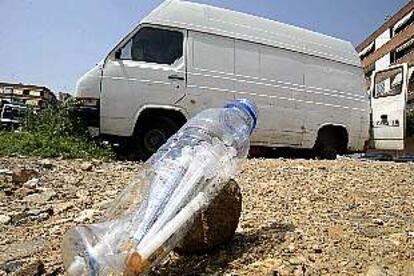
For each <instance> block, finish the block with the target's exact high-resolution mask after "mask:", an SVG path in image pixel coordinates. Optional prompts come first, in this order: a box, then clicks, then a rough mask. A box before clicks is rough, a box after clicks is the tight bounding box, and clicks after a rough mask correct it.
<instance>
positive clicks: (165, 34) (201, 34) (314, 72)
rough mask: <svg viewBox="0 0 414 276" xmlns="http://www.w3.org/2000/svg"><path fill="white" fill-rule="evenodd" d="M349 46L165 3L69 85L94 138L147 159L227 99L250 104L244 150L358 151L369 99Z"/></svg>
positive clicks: (235, 15)
mask: <svg viewBox="0 0 414 276" xmlns="http://www.w3.org/2000/svg"><path fill="white" fill-rule="evenodd" d="M363 76H364V74H363V70H362V68H361V62H360V59H359V56H358V54H357V53H356V51H355V50H354V47H353V46H352V45H351V43H349V42H346V41H342V40H340V39H336V38H332V37H329V36H326V35H322V34H318V33H315V32H311V31H307V30H304V29H301V28H297V27H293V26H289V25H286V24H282V23H278V22H275V21H271V20H267V19H263V18H259V17H255V16H251V15H247V14H243V13H239V12H234V11H229V10H225V9H221V8H216V7H211V6H207V5H202V4H196V3H191V2H187V1H179V0H171V1H165V2H164V3H162V4H161V5H160V6H159V7H158V8H156V9H155V10H154V11H152V12H151V13H150V14H149V15H148V16H147V17H145V18H144V19H143V20H142V21H141V23H139V25H138V26H137V27H136V28H135V29H134V30H132V31H131V32H130V33H129V34H128V35H127V36H126V37H125V38H124V39H122V40H121V41H120V42H119V43H118V44H117V45H116V46H115V47H114V49H113V50H112V51H111V52H110V53H109V54H108V56H107V57H106V58H105V59H104V60H103V62H101V63H100V64H99V65H97V66H96V67H95V68H93V69H92V70H91V71H89V72H88V73H87V74H85V75H84V76H83V77H82V78H81V79H80V80H79V81H78V83H77V91H76V97H77V98H78V99H79V100H80V102H81V103H82V105H83V106H82V109H83V111H84V112H85V113H86V114H87V116H86V117H88V118H89V119H90V121H91V122H92V123H91V126H92V127H96V130H99V133H100V134H101V135H107V136H111V137H129V138H131V140H133V141H134V143H132V144H134V145H136V146H137V148H138V149H140V150H141V152H143V153H144V155H146V156H148V155H150V154H151V153H153V152H155V151H156V150H157V148H158V147H159V146H160V145H161V144H162V143H164V142H165V141H166V139H167V138H168V137H169V136H170V135H172V134H173V133H174V132H175V131H176V130H177V129H178V128H179V127H180V126H181V125H183V124H184V123H185V122H186V121H187V120H188V119H189V118H191V116H193V115H195V114H196V113H197V112H199V111H201V110H203V109H206V108H210V107H218V106H223V105H224V104H225V102H226V101H229V100H232V99H235V98H249V99H251V100H253V101H254V102H255V103H256V105H257V107H258V110H259V122H258V127H257V130H256V131H255V133H254V135H253V138H252V145H253V146H265V147H293V148H304V149H312V148H315V149H317V150H318V151H319V152H320V153H321V154H324V155H326V157H329V156H334V154H335V153H340V152H345V151H347V150H350V151H361V150H363V148H364V144H365V143H366V141H367V140H368V139H369V126H370V100H369V95H368V94H367V93H366V92H365V91H364V86H363Z"/></svg>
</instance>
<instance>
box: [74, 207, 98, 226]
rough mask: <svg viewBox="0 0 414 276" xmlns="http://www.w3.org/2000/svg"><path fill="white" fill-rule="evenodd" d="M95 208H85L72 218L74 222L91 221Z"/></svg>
mask: <svg viewBox="0 0 414 276" xmlns="http://www.w3.org/2000/svg"><path fill="white" fill-rule="evenodd" d="M95 213H96V210H94V209H86V210H83V211H82V212H80V213H79V215H78V216H77V217H76V218H75V219H74V220H73V221H74V222H76V223H84V222H87V221H91V220H92V218H93V216H94V215H95Z"/></svg>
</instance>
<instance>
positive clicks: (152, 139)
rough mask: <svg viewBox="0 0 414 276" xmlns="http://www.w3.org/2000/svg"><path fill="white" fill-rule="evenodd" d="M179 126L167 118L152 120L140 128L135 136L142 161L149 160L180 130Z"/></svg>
mask: <svg viewBox="0 0 414 276" xmlns="http://www.w3.org/2000/svg"><path fill="white" fill-rule="evenodd" d="M179 128H180V127H179V125H178V124H177V123H175V122H174V121H173V120H171V119H170V118H167V117H157V118H152V119H151V120H147V121H145V122H144V124H143V125H142V126H139V129H138V130H137V133H136V136H135V142H136V151H137V153H138V158H139V159H140V160H143V161H145V160H147V159H148V158H150V157H151V155H153V154H154V153H155V152H156V151H157V150H158V149H159V148H160V147H161V146H162V145H163V144H164V143H165V142H167V140H168V139H169V138H170V137H171V136H172V135H174V134H175V133H176V132H177V131H178V130H179Z"/></svg>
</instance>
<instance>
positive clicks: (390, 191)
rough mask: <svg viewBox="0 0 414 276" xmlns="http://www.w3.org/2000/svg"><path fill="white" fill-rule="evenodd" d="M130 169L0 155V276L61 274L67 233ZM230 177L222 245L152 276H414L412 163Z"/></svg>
mask: <svg viewBox="0 0 414 276" xmlns="http://www.w3.org/2000/svg"><path fill="white" fill-rule="evenodd" d="M19 168H20V169H23V170H20V171H19V170H18V169H19ZM139 168H140V165H139V164H136V163H129V162H114V163H105V162H100V161H92V162H86V161H82V160H71V161H65V160H36V159H23V158H0V275H2V274H7V273H16V274H18V275H35V274H36V273H37V274H42V273H46V274H47V275H60V274H63V273H64V271H63V268H62V264H61V259H60V241H61V238H62V235H63V234H64V233H65V231H66V230H67V228H68V227H70V226H71V225H73V224H75V223H89V222H93V221H96V219H97V218H98V217H99V216H100V214H101V213H102V210H104V208H105V207H106V206H108V203H109V202H110V201H111V199H113V198H114V197H115V196H116V194H117V193H118V192H119V191H120V190H121V189H122V187H123V186H124V185H125V184H126V183H127V182H128V180H129V179H131V177H132V176H133V175H134V173H135V172H136V171H137V170H139ZM13 171H14V176H13V175H12V174H13V173H12V172H13ZM12 179H14V181H12ZM236 180H237V181H238V182H239V184H240V186H241V189H242V194H243V212H242V218H241V221H240V224H239V228H238V230H237V233H236V235H235V237H234V239H233V240H232V242H230V243H229V244H225V245H222V246H220V247H219V248H217V249H215V250H213V251H211V252H208V253H206V254H204V255H193V256H179V255H177V254H172V255H171V256H170V258H169V259H168V260H167V261H165V262H164V263H163V264H161V265H160V266H159V267H158V268H156V269H155V270H154V272H153V274H163V275H164V274H174V275H183V274H187V275H188V274H191V275H199V274H206V275H208V274H218V275H221V274H227V275H332V274H341V275H355V274H361V275H414V190H413V185H414V164H397V163H391V162H390V163H386V162H384V163H379V162H363V161H355V160H340V161H305V160H285V159H277V160H271V159H268V160H260V159H252V160H248V161H245V162H244V163H243V164H242V166H241V168H240V173H239V174H238V176H237V177H236Z"/></svg>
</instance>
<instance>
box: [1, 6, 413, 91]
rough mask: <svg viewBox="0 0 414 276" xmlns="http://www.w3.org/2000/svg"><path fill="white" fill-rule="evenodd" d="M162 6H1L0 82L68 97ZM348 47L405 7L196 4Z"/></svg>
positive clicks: (356, 43)
mask: <svg viewBox="0 0 414 276" xmlns="http://www.w3.org/2000/svg"><path fill="white" fill-rule="evenodd" d="M161 2H162V0H0V11H2V15H1V16H0V82H1V81H8V82H22V83H27V84H38V85H44V86H47V87H49V88H51V89H52V90H53V91H54V92H60V91H64V92H73V91H74V89H75V85H76V80H77V79H78V78H79V77H81V76H82V75H83V74H84V73H85V72H87V71H88V70H89V69H90V68H92V67H93V66H94V65H95V64H96V63H97V62H99V61H100V60H101V59H103V58H104V57H105V55H106V54H107V53H108V52H109V51H110V50H111V49H112V47H113V46H114V45H115V44H116V43H117V42H118V41H119V40H120V39H121V38H122V37H123V36H124V35H126V34H127V33H128V32H129V31H130V30H131V29H132V28H133V27H134V26H136V25H137V24H138V22H139V21H140V20H141V19H142V18H143V17H144V16H145V15H146V14H148V13H149V12H150V11H151V10H152V9H154V8H155V7H156V6H158V5H159V4H160V3H161ZM194 2H200V3H206V4H211V5H214V6H219V7H223V8H228V9H232V10H237V11H241V12H246V13H249V14H253V15H257V16H261V17H266V18H270V19H273V20H277V21H281V22H284V23H288V24H292V25H295V26H299V27H304V28H306V29H310V30H313V31H317V32H320V33H324V34H327V35H330V36H334V37H338V38H342V39H345V40H349V41H351V42H352V43H353V44H354V45H355V46H357V45H358V44H359V43H360V42H362V41H363V40H364V39H365V38H366V37H368V36H369V35H370V34H371V33H372V32H374V31H375V30H376V29H377V28H378V27H379V26H380V25H382V24H383V23H384V20H385V17H386V16H388V15H393V14H394V13H395V12H397V11H398V10H399V8H401V7H402V6H403V5H404V4H405V3H406V2H407V0H255V1H253V0H227V1H225V0H223V1H219V0H194Z"/></svg>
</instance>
